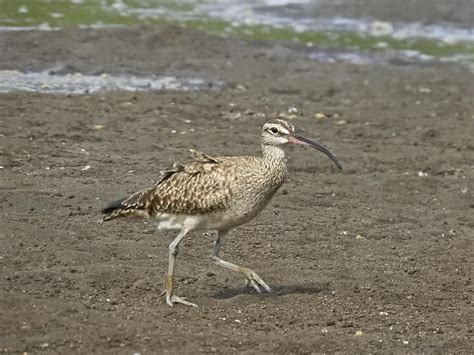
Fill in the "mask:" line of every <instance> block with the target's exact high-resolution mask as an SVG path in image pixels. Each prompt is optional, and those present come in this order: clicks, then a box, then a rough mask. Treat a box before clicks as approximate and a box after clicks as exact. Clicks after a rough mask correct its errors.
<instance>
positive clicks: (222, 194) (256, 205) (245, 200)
mask: <svg viewBox="0 0 474 355" xmlns="http://www.w3.org/2000/svg"><path fill="white" fill-rule="evenodd" d="M288 144H299V145H304V146H308V147H311V148H315V149H317V150H319V151H321V152H323V153H324V154H326V155H327V156H328V157H329V158H331V159H332V161H333V162H334V163H335V164H336V165H337V167H338V168H339V169H341V165H340V164H339V162H338V161H337V159H336V157H335V156H334V154H332V153H331V152H330V151H329V150H328V149H326V148H325V147H324V146H322V145H321V144H319V143H317V142H314V141H311V140H309V139H307V138H304V137H301V136H299V135H297V134H295V130H294V127H293V125H291V124H289V123H287V122H285V121H282V120H278V121H277V122H272V123H266V124H265V125H264V126H263V130H262V150H263V156H261V157H253V156H237V157H227V156H226V157H213V156H209V155H206V154H204V153H201V152H197V151H194V150H191V153H192V156H193V158H194V161H193V162H191V163H188V164H184V165H183V164H179V163H175V164H174V165H173V168H172V169H169V170H166V171H163V172H162V174H161V176H160V178H159V180H158V182H157V183H156V184H155V185H154V186H153V187H151V188H148V189H145V190H142V191H139V192H137V193H135V194H133V195H131V196H130V197H128V198H125V199H122V200H118V201H115V202H113V203H111V204H110V205H109V206H107V207H106V208H104V209H103V210H102V213H104V214H106V216H105V217H104V218H103V220H104V221H108V220H111V219H114V218H117V217H121V216H138V217H144V218H154V219H155V220H156V222H157V224H158V230H166V231H169V230H176V231H179V234H178V236H177V237H176V239H174V240H173V242H172V243H171V244H170V246H169V266H168V275H167V278H166V283H165V290H164V293H165V295H166V303H167V304H168V305H170V306H173V303H182V304H185V305H188V306H196V305H195V304H194V303H191V302H188V301H186V300H184V299H183V298H181V297H178V296H177V295H175V294H174V293H173V274H174V266H175V260H176V256H177V255H178V246H179V243H180V242H181V240H182V239H183V237H184V236H185V235H186V234H188V233H189V232H190V231H193V230H216V231H217V240H216V243H215V246H214V249H213V250H212V253H211V255H210V259H211V261H212V262H214V263H215V264H217V265H220V266H223V267H224V268H227V269H230V270H233V271H237V272H240V273H241V274H243V275H244V276H245V278H246V283H247V285H248V286H252V287H253V288H254V289H255V290H256V291H257V292H259V293H260V292H261V288H263V289H264V290H265V291H267V292H270V291H271V289H270V287H268V285H267V284H266V283H265V282H264V281H263V280H262V279H261V278H260V277H259V276H258V275H257V274H256V273H255V272H254V271H253V270H251V269H249V268H246V267H242V266H239V265H236V264H232V263H230V262H228V261H225V260H223V259H222V258H221V257H220V256H219V251H220V249H221V245H222V240H223V238H224V236H225V235H226V234H227V233H228V232H229V230H231V229H232V228H235V227H237V226H239V225H241V224H244V223H247V222H248V221H250V220H252V219H253V218H254V217H255V216H257V215H258V214H259V213H260V211H262V210H263V208H264V207H265V206H266V205H267V204H268V202H269V201H270V199H271V198H272V197H273V195H274V194H275V192H277V190H278V189H279V188H280V186H281V185H282V184H283V182H284V181H285V177H286V174H287V168H286V159H285V152H284V150H283V147H284V146H285V145H288Z"/></svg>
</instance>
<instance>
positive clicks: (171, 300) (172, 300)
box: [161, 290, 198, 307]
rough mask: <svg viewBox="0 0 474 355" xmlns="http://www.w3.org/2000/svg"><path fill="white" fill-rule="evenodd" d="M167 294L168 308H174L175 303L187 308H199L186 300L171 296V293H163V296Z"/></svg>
mask: <svg viewBox="0 0 474 355" xmlns="http://www.w3.org/2000/svg"><path fill="white" fill-rule="evenodd" d="M163 293H164V294H166V303H167V304H168V306H170V307H173V305H174V304H175V303H181V304H184V305H185V306H191V307H197V306H198V305H197V304H195V303H191V302H188V301H186V300H185V299H184V298H181V297H178V296H176V295H173V294H171V291H167V290H165V291H163V292H162V293H161V294H163Z"/></svg>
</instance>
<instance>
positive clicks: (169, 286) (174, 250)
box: [164, 226, 197, 307]
mask: <svg viewBox="0 0 474 355" xmlns="http://www.w3.org/2000/svg"><path fill="white" fill-rule="evenodd" d="M188 232H189V228H188V227H186V226H184V227H183V229H181V232H179V234H178V236H177V237H176V239H175V240H173V241H172V242H171V244H170V246H169V264H168V275H167V276H166V282H165V291H164V293H165V295H166V303H167V304H168V305H170V306H171V307H173V303H181V304H184V305H186V306H193V307H197V305H196V304H194V303H191V302H188V301H185V300H184V299H182V298H181V297H178V296H176V295H174V294H173V281H174V262H175V260H176V256H177V255H178V252H179V243H180V242H181V239H183V237H184V236H185V235H186V234H187V233H188Z"/></svg>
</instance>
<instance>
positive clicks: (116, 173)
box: [0, 26, 474, 354]
mask: <svg viewBox="0 0 474 355" xmlns="http://www.w3.org/2000/svg"><path fill="white" fill-rule="evenodd" d="M0 48H1V50H0V52H1V54H0V68H1V69H2V70H11V71H20V72H44V71H48V72H50V73H51V74H54V75H67V74H74V73H77V72H80V73H82V74H83V75H92V76H94V75H96V76H100V75H103V74H104V73H106V74H107V75H116V76H121V75H133V76H135V77H142V78H146V77H148V76H152V75H158V76H172V77H176V78H180V77H198V78H200V79H201V80H204V81H208V82H209V83H211V84H209V85H207V86H206V87H205V88H204V89H199V90H196V91H195V90H191V91H180V90H177V91H170V90H162V91H146V92H124V91H101V92H96V93H94V94H87V93H84V94H80V95H76V94H69V95H67V94H42V93H31V92H23V91H13V92H9V93H1V94H0V114H1V117H0V166H1V168H0V208H1V226H0V245H1V247H0V280H1V281H0V352H4V353H23V352H28V353H29V352H33V353H38V352H44V353H65V352H70V351H74V352H81V353H90V352H97V353H124V354H131V353H140V354H147V353H152V352H153V353H172V354H173V353H174V354H177V353H219V354H228V353H244V354H261V353H268V354H310V353H321V352H325V353H328V352H336V351H337V352H347V353H354V352H356V353H366V352H371V353H374V352H375V353H400V352H426V353H445V352H450V353H468V352H471V351H472V348H473V336H474V334H473V327H472V325H473V324H474V317H473V313H472V309H473V301H472V292H473V286H472V266H473V245H472V241H473V237H474V232H473V231H474V219H473V215H474V199H473V191H474V166H473V156H474V141H473V138H472V137H473V136H474V95H473V91H474V90H473V82H474V80H473V74H472V72H469V71H468V70H467V69H466V68H463V67H460V66H454V65H448V64H433V65H423V66H421V65H416V64H410V63H395V64H394V65H376V64H374V65H354V64H350V63H321V62H318V61H316V60H314V59H312V58H311V55H310V54H311V51H310V49H308V48H307V47H305V46H304V45H298V44H296V43H292V42H271V43H270V42H265V41H244V40H241V39H236V38H222V37H218V36H214V35H209V34H206V33H204V32H200V31H197V30H191V29H183V28H181V27H179V26H157V27H156V26H143V27H130V28H126V29H124V28H110V29H100V30H98V29H82V30H80V29H64V30H58V31H47V32H36V31H25V32H2V33H0ZM213 82H219V83H222V87H219V88H216V87H213V85H212V83H213ZM279 117H280V118H283V119H287V120H289V121H291V123H293V124H294V125H295V127H296V129H297V131H298V132H299V133H300V134H302V135H304V136H306V137H308V138H317V139H318V140H319V141H320V142H322V143H324V144H325V145H327V146H328V147H330V149H331V150H332V151H333V152H334V153H335V154H336V155H337V156H338V159H339V160H340V161H341V163H342V166H343V170H342V171H339V170H338V169H337V168H336V167H335V166H334V164H333V163H332V162H331V161H330V160H329V159H327V157H325V156H324V155H322V154H320V153H318V152H316V151H313V150H308V149H305V148H300V147H294V148H289V149H288V166H289V177H288V181H287V182H286V184H285V185H284V186H283V187H282V189H281V190H280V191H279V192H278V194H277V195H276V196H275V197H274V199H273V200H272V201H271V202H270V204H269V206H268V207H267V208H266V209H265V210H264V211H263V212H262V213H261V215H259V216H258V217H257V218H256V219H255V220H253V221H252V222H250V223H248V224H246V225H243V226H241V227H239V228H236V229H234V230H232V231H231V232H230V233H229V235H228V236H227V237H226V239H225V241H224V245H223V249H222V256H223V257H224V259H226V260H229V261H232V262H235V263H238V264H240V265H243V266H247V267H251V268H253V269H254V270H255V271H256V272H257V273H258V274H259V275H260V276H261V277H262V278H263V279H264V280H265V281H266V282H267V283H268V284H269V285H270V287H272V288H273V292H272V293H270V294H257V293H256V292H254V291H253V290H252V289H248V288H246V287H245V285H244V279H243V277H242V276H241V275H238V274H235V273H232V272H230V271H228V270H225V269H222V268H219V267H217V266H214V265H212V264H211V263H210V262H209V260H208V255H209V253H210V250H211V249H212V245H213V242H214V240H215V235H214V233H203V232H193V233H191V234H189V235H188V236H187V237H186V238H185V239H184V240H183V243H182V245H181V249H180V254H179V255H178V259H177V266H176V293H177V294H178V295H180V296H184V297H187V299H189V300H190V301H191V302H195V303H197V304H198V305H199V307H198V308H189V307H185V306H181V305H176V306H175V307H173V308H171V307H169V306H167V305H166V304H165V302H164V297H162V296H160V293H161V291H162V288H163V285H164V277H165V273H166V270H167V265H168V245H169V243H170V242H171V241H172V239H173V238H174V237H175V233H161V232H160V233H159V232H157V231H156V228H155V227H154V225H153V222H152V221H144V220H127V219H121V220H114V221H112V222H107V223H102V224H98V223H97V221H98V220H99V219H100V218H101V216H100V209H101V208H102V207H104V206H105V205H106V204H107V203H108V202H110V201H113V200H116V199H118V198H121V197H124V196H127V195H128V194H130V193H133V192H135V191H137V190H139V189H142V188H145V187H148V186H150V185H151V184H153V182H154V181H155V180H156V179H157V178H158V176H159V173H160V170H163V169H166V168H167V167H169V166H170V165H171V164H172V163H173V162H175V161H180V162H186V161H188V160H190V154H189V151H188V149H190V148H192V149H196V150H200V151H203V152H205V153H207V154H210V155H221V154H222V155H241V154H242V155H243V154H256V155H258V154H260V129H261V126H262V124H263V123H264V122H267V121H269V120H273V119H276V118H279Z"/></svg>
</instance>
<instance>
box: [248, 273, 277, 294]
mask: <svg viewBox="0 0 474 355" xmlns="http://www.w3.org/2000/svg"><path fill="white" fill-rule="evenodd" d="M243 274H244V275H245V278H246V280H245V284H246V285H247V286H248V287H253V288H254V289H255V291H257V292H258V293H262V290H261V289H260V287H263V289H264V290H265V291H266V292H272V289H271V288H270V287H269V286H268V285H267V284H266V283H265V281H263V280H262V279H261V278H260V276H258V275H257V273H256V272H255V271H253V270H250V269H247V270H244V271H243Z"/></svg>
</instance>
